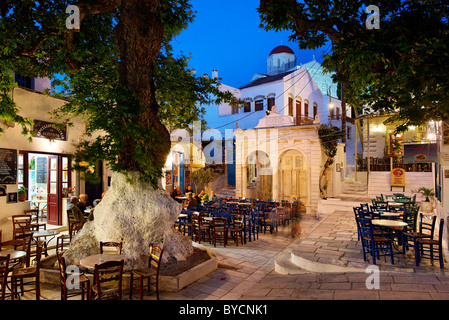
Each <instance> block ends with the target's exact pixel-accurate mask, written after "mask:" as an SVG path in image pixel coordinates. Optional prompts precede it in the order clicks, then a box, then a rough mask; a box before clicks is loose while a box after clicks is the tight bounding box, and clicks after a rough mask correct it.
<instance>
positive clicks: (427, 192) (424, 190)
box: [413, 187, 435, 202]
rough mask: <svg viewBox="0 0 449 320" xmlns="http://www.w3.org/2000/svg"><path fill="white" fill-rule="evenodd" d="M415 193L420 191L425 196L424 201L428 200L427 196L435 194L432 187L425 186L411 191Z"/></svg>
mask: <svg viewBox="0 0 449 320" xmlns="http://www.w3.org/2000/svg"><path fill="white" fill-rule="evenodd" d="M413 192H415V193H421V194H422V195H423V196H424V197H426V202H429V201H430V200H429V197H433V196H434V195H435V192H434V191H433V189H430V188H426V187H420V188H419V189H418V190H417V191H413Z"/></svg>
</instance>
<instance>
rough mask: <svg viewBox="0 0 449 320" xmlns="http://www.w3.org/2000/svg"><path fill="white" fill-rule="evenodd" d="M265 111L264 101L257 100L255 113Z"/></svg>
mask: <svg viewBox="0 0 449 320" xmlns="http://www.w3.org/2000/svg"><path fill="white" fill-rule="evenodd" d="M261 110H263V100H257V101H256V102H255V103H254V111H261Z"/></svg>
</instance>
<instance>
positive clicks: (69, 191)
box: [62, 187, 76, 198]
mask: <svg viewBox="0 0 449 320" xmlns="http://www.w3.org/2000/svg"><path fill="white" fill-rule="evenodd" d="M75 190H76V187H70V188H62V193H63V194H64V197H65V198H68V197H71V196H72V195H73V194H74V193H75Z"/></svg>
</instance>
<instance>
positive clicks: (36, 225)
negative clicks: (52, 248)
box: [23, 208, 47, 231]
mask: <svg viewBox="0 0 449 320" xmlns="http://www.w3.org/2000/svg"><path fill="white" fill-rule="evenodd" d="M23 214H27V215H30V216H31V229H32V230H36V231H38V230H40V229H43V230H47V224H46V223H44V222H39V221H38V215H39V210H38V209H37V208H36V209H29V210H24V211H23Z"/></svg>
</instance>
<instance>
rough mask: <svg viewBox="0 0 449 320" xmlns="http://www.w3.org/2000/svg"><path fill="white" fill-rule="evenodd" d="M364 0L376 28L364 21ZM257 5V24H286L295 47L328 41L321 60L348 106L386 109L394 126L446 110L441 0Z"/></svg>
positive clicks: (446, 42)
mask: <svg viewBox="0 0 449 320" xmlns="http://www.w3.org/2000/svg"><path fill="white" fill-rule="evenodd" d="M369 5H376V6H377V7H378V8H379V11H380V14H379V18H380V19H379V22H380V23H379V28H378V29H370V28H367V26H366V21H367V19H368V20H369V19H370V18H371V12H368V13H367V12H366V8H367V7H368V6H369ZM258 11H259V14H260V17H261V26H262V27H264V28H265V29H266V30H290V31H291V36H290V40H292V41H296V42H298V45H299V47H300V48H301V49H315V48H318V47H321V46H324V45H325V44H327V43H329V42H331V44H332V49H331V52H330V53H328V54H326V55H325V56H324V61H323V67H324V68H325V69H326V70H328V71H335V72H336V74H335V76H334V81H335V82H342V83H344V85H345V97H346V100H347V102H348V103H349V104H351V105H352V106H353V107H355V108H357V109H363V108H365V111H366V112H375V113H381V114H392V117H391V118H390V120H391V121H393V120H399V121H400V122H401V123H402V124H401V125H400V126H399V127H398V130H406V128H407V126H409V125H421V124H423V123H425V122H427V121H429V120H441V119H446V118H447V117H448V116H449V105H448V104H449V99H448V98H449V97H448V95H449V79H448V77H447V74H448V73H449V28H448V18H449V16H448V14H449V4H448V3H447V1H442V0H441V1H439V0H424V1H401V0H394V1H391V0H381V1H363V0H362V1H360V0H349V1H348V0H304V1H296V0H261V1H260V6H259V8H258ZM393 114H394V115H393Z"/></svg>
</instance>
